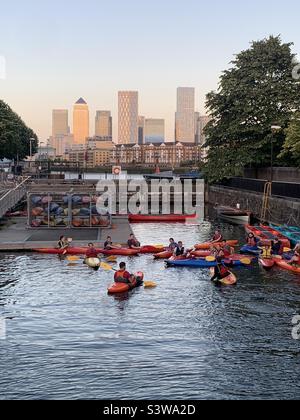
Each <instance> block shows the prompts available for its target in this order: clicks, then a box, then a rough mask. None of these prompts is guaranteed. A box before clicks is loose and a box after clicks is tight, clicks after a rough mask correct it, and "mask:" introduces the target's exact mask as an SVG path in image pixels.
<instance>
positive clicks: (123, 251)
mask: <svg viewBox="0 0 300 420" xmlns="http://www.w3.org/2000/svg"><path fill="white" fill-rule="evenodd" d="M96 249H97V252H98V254H103V255H120V256H134V255H138V254H139V250H136V249H129V248H120V249H111V250H107V249H101V248H96ZM87 250H88V248H87V247H84V248H74V247H70V248H67V250H62V249H56V248H37V249H33V251H34V252H39V253H40V254H52V255H63V254H64V253H65V251H67V252H66V254H65V255H86V253H87Z"/></svg>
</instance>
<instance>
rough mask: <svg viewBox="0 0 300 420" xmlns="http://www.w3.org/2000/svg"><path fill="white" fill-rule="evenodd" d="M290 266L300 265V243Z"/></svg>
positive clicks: (295, 249)
mask: <svg viewBox="0 0 300 420" xmlns="http://www.w3.org/2000/svg"><path fill="white" fill-rule="evenodd" d="M290 264H291V265H294V266H296V267H297V266H298V265H299V264H300V243H299V244H297V245H296V247H295V248H294V256H293V258H292V259H291V262H290Z"/></svg>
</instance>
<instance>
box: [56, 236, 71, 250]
mask: <svg viewBox="0 0 300 420" xmlns="http://www.w3.org/2000/svg"><path fill="white" fill-rule="evenodd" d="M69 246H70V242H69V241H68V239H67V238H66V237H65V236H61V237H60V238H59V241H58V243H57V248H58V249H63V250H67V248H69Z"/></svg>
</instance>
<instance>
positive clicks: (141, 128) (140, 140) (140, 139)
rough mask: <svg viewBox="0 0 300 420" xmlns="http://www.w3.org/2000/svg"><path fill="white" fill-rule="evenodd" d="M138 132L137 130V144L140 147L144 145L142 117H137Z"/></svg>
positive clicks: (143, 120) (143, 122)
mask: <svg viewBox="0 0 300 420" xmlns="http://www.w3.org/2000/svg"><path fill="white" fill-rule="evenodd" d="M138 130H139V135H138V137H139V139H138V144H140V145H142V144H144V143H145V117H142V116H140V117H139V123H138Z"/></svg>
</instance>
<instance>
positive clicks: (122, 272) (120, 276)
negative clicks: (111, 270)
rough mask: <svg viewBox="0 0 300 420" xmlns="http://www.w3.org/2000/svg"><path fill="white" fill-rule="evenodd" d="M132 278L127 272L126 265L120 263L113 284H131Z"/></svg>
mask: <svg viewBox="0 0 300 420" xmlns="http://www.w3.org/2000/svg"><path fill="white" fill-rule="evenodd" d="M133 277H134V276H132V275H131V274H130V273H129V272H128V271H127V270H126V264H125V263H124V262H121V263H120V265H119V270H118V271H116V273H115V282H116V283H126V284H129V283H131V282H132V280H133Z"/></svg>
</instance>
